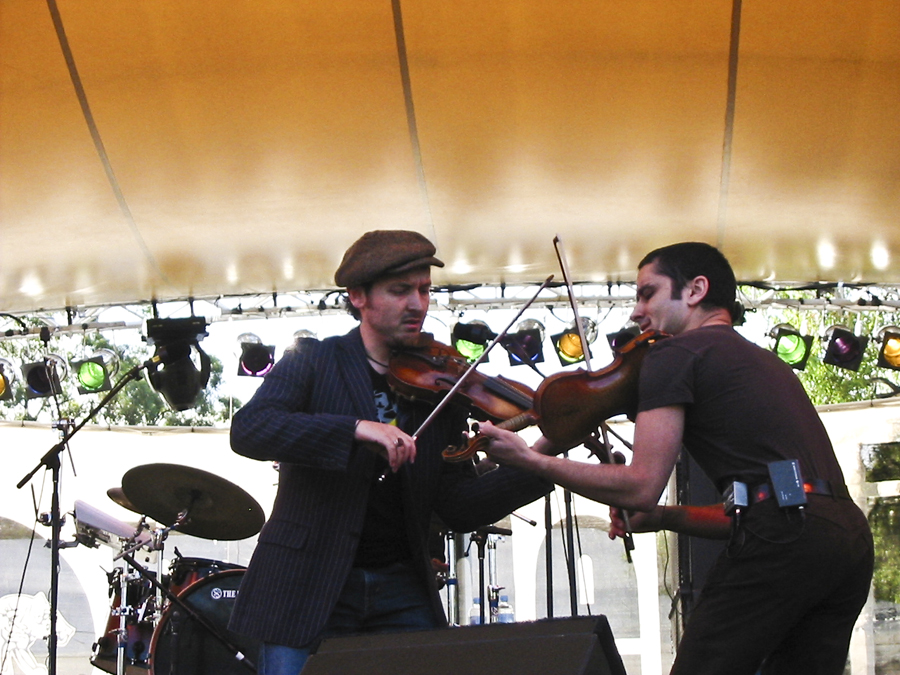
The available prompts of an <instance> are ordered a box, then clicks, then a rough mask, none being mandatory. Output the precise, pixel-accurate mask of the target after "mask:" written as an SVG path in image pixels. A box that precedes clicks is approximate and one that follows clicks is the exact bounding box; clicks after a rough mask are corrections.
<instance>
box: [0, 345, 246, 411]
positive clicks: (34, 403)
mask: <svg viewBox="0 0 900 675" xmlns="http://www.w3.org/2000/svg"><path fill="white" fill-rule="evenodd" d="M98 349H108V350H110V351H112V352H114V353H115V354H116V355H117V356H118V359H119V361H118V364H119V366H118V372H117V373H115V374H114V375H112V377H111V380H112V382H113V384H115V383H116V382H118V381H119V380H120V379H121V378H122V377H123V376H124V375H125V374H126V373H129V372H131V371H132V370H133V369H134V368H136V367H139V366H140V365H141V364H143V363H144V362H145V361H146V360H147V359H148V358H149V357H150V350H148V349H147V348H141V347H130V346H123V345H117V344H115V343H113V342H111V341H110V340H109V339H107V338H106V337H105V336H103V335H101V334H99V333H91V334H85V335H84V336H80V335H79V336H59V337H54V338H53V339H52V340H51V341H50V343H49V344H48V345H46V346H45V345H44V343H43V342H42V341H40V340H38V339H36V338H34V337H31V338H20V339H15V340H4V341H0V358H5V359H8V360H9V361H10V362H11V363H13V364H15V365H16V366H18V365H20V364H24V363H32V362H37V361H41V360H42V359H43V358H44V356H45V355H46V354H47V353H48V350H49V352H50V353H54V354H57V355H59V356H61V357H63V358H64V359H65V361H66V362H67V363H71V362H73V361H76V360H78V359H83V358H85V357H88V356H91V355H92V354H93V353H94V351H96V350H98ZM210 363H211V374H210V378H209V383H208V384H207V386H206V388H205V389H204V390H203V391H202V392H201V394H200V396H199V397H198V401H197V405H196V406H195V407H194V408H192V409H190V410H185V411H182V412H175V411H173V410H171V409H170V408H169V407H168V406H167V405H166V402H165V401H164V400H163V399H162V397H161V396H160V395H159V394H158V393H157V392H156V391H155V390H154V389H153V388H152V387H151V386H150V384H149V382H148V381H147V379H146V376H145V373H144V372H143V371H141V373H140V375H139V377H138V379H135V380H133V381H131V382H129V383H128V384H127V385H125V387H124V388H123V389H122V391H120V392H119V393H118V395H116V396H115V397H114V398H113V399H112V400H111V401H110V402H109V403H108V404H107V405H106V406H104V408H103V409H102V410H101V411H100V412H99V413H98V415H97V416H96V419H95V420H94V423H97V424H103V425H117V426H144V425H146V426H216V425H221V424H224V423H227V422H228V421H229V419H230V411H231V409H232V408H234V409H236V408H238V407H240V402H239V401H230V400H229V399H228V398H227V397H224V396H220V395H219V392H218V389H219V387H220V385H221V383H222V362H221V361H220V360H219V359H217V358H216V357H215V356H212V355H210ZM61 385H62V394H61V395H60V396H59V397H58V399H59V400H58V401H57V400H56V399H55V398H54V397H46V398H34V399H30V400H26V397H25V385H24V383H23V381H22V378H21V375H20V374H18V377H17V378H16V379H15V381H14V382H13V384H12V391H13V398H12V399H11V400H8V401H0V417H2V418H3V419H7V420H30V421H41V422H50V421H53V420H57V419H71V420H73V421H75V422H79V421H81V420H82V419H84V418H86V417H87V415H88V414H89V413H90V411H91V409H92V408H94V407H95V406H97V404H98V403H99V402H100V401H101V400H102V399H103V397H104V396H105V395H106V393H107V392H101V393H96V394H79V393H78V391H77V388H76V385H75V382H74V377H73V376H72V373H69V374H68V376H67V377H63V378H61ZM57 406H58V407H57Z"/></svg>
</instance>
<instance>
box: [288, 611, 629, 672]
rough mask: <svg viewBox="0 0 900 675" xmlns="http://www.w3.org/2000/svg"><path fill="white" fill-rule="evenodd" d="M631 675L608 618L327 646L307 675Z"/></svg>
mask: <svg viewBox="0 0 900 675" xmlns="http://www.w3.org/2000/svg"><path fill="white" fill-rule="evenodd" d="M348 673H353V674H354V675H362V674H370V675H376V674H377V675H462V674H463V673H465V675H480V674H481V673H484V675H625V667H624V666H623V665H622V659H621V657H620V656H619V652H618V650H617V649H616V644H615V640H614V639H613V635H612V631H611V630H610V628H609V623H608V622H607V620H606V617H605V616H602V615H601V616H595V617H575V618H570V619H547V620H541V621H533V622H522V623H494V624H488V625H485V626H461V627H458V628H447V629H441V630H433V631H420V632H412V633H382V634H375V635H355V636H351V637H336V638H330V639H326V640H323V641H322V644H321V645H320V646H319V648H318V649H317V650H316V652H315V653H314V654H313V655H312V656H310V657H309V660H308V661H307V663H306V666H305V667H304V668H303V673H302V675H338V674H340V675H347V674H348Z"/></svg>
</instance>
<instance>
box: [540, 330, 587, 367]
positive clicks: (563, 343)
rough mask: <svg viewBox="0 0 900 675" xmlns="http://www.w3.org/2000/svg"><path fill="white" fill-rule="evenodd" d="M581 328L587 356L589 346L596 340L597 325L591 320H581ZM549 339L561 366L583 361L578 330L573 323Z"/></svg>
mask: <svg viewBox="0 0 900 675" xmlns="http://www.w3.org/2000/svg"><path fill="white" fill-rule="evenodd" d="M581 327H582V329H583V330H584V339H585V340H587V343H588V354H590V344H591V343H592V342H593V341H594V340H596V339H597V324H596V323H594V322H593V321H592V320H591V319H582V320H581ZM550 339H551V340H552V341H553V347H554V348H555V349H556V356H557V357H558V358H559V363H560V364H561V365H563V366H568V365H571V364H573V363H580V362H581V361H584V348H583V346H582V344H581V336H580V335H579V334H578V328H577V326H575V324H574V322H573V323H572V325H571V326H570V327H569V328H567V329H566V330H565V331H563V332H562V333H559V334H557V335H553V336H552V337H551V338H550Z"/></svg>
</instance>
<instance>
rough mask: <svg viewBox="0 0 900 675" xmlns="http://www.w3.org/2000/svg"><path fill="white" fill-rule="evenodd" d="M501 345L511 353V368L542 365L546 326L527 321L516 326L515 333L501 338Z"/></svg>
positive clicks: (530, 320) (532, 320)
mask: <svg viewBox="0 0 900 675" xmlns="http://www.w3.org/2000/svg"><path fill="white" fill-rule="evenodd" d="M500 344H501V345H503V348H504V349H505V350H506V351H507V352H508V353H509V365H511V366H523V365H533V364H535V363H541V362H543V360H544V324H542V323H541V322H540V321H535V320H534V319H525V320H524V321H521V322H520V323H519V325H518V326H516V332H515V333H509V334H507V335H505V336H504V337H503V338H501V339H500Z"/></svg>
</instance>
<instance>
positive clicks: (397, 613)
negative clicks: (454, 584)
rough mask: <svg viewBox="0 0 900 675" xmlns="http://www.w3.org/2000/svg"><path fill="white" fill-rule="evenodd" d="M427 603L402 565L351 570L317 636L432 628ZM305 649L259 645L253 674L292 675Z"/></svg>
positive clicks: (417, 582)
mask: <svg viewBox="0 0 900 675" xmlns="http://www.w3.org/2000/svg"><path fill="white" fill-rule="evenodd" d="M442 625H443V624H439V623H438V622H437V620H436V619H435V616H434V612H433V611H432V609H431V600H430V598H429V596H428V591H427V590H426V588H425V587H424V585H423V583H422V581H421V580H420V579H419V577H418V575H416V574H415V572H414V571H413V569H412V568H411V567H410V566H409V565H406V564H402V563H396V564H394V565H391V566H389V567H385V568H383V569H379V570H363V569H356V568H354V569H353V570H352V571H351V572H350V576H349V577H348V578H347V583H346V584H345V585H344V589H343V590H342V591H341V596H340V598H339V599H338V603H337V606H336V607H335V608H334V611H333V612H332V614H331V617H330V618H329V619H328V623H327V624H326V625H325V628H324V630H323V631H322V634H321V636H320V637H334V636H336V635H352V634H356V633H391V632H401V631H410V630H428V629H431V628H438V627H439V626H442ZM312 646H313V645H309V646H308V647H305V648H299V649H298V648H294V647H285V646H283V645H273V644H269V643H265V644H263V645H262V646H261V647H260V652H259V656H258V657H257V661H258V663H257V673H258V675H297V674H298V673H299V672H300V671H301V670H302V668H303V666H304V664H305V663H306V660H307V658H309V655H310V653H311V647H312Z"/></svg>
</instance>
